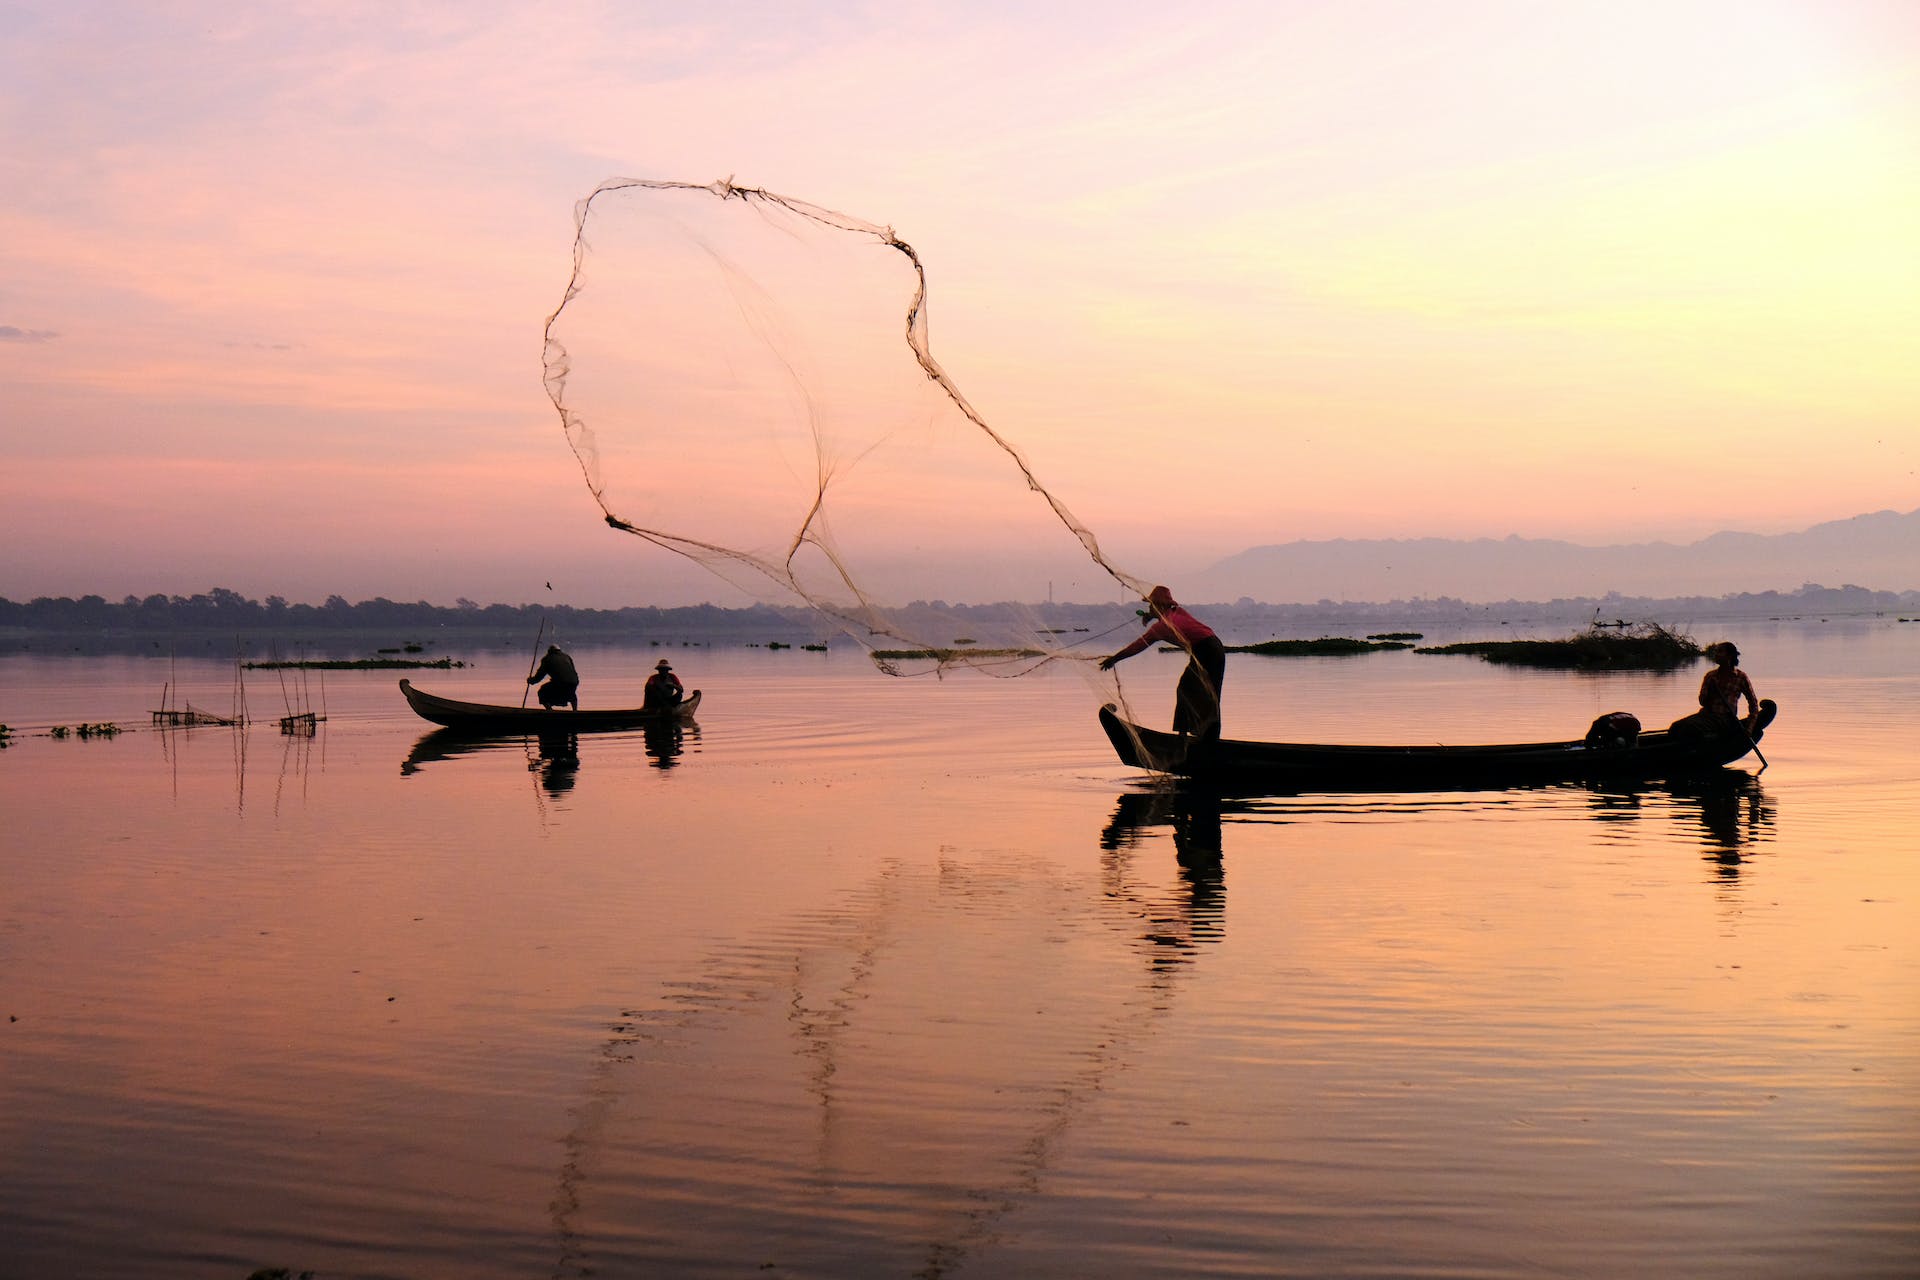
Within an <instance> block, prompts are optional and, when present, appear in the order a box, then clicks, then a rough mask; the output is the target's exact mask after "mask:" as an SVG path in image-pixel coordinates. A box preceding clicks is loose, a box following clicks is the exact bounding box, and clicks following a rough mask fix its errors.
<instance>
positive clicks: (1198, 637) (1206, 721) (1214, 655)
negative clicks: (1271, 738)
mask: <svg viewBox="0 0 1920 1280" xmlns="http://www.w3.org/2000/svg"><path fill="white" fill-rule="evenodd" d="M1147 607H1148V608H1149V609H1151V610H1153V622H1152V623H1150V624H1149V625H1148V627H1147V629H1146V630H1145V631H1143V632H1141V633H1140V636H1139V638H1138V639H1136V640H1134V641H1133V642H1132V643H1131V644H1129V645H1127V646H1126V647H1124V648H1122V649H1120V650H1118V651H1116V652H1114V653H1113V654H1111V655H1110V656H1108V657H1105V658H1102V659H1101V660H1100V669H1101V670H1102V671H1111V670H1113V668H1114V665H1115V664H1116V663H1120V662H1124V661H1126V660H1127V659H1128V658H1131V657H1132V656H1133V655H1134V654H1136V653H1139V652H1140V651H1141V650H1142V649H1145V648H1146V647H1147V646H1148V645H1151V644H1154V643H1157V642H1158V643H1166V644H1173V645H1178V646H1179V647H1180V648H1182V649H1184V650H1185V651H1186V654H1187V669H1186V670H1185V671H1182V672H1181V673H1180V685H1179V687H1178V688H1177V689H1176V690H1175V691H1174V704H1173V731H1174V732H1175V733H1179V734H1190V735H1192V737H1193V740H1194V742H1195V743H1196V744H1201V743H1214V742H1218V741H1219V740H1220V686H1221V684H1222V683H1223V682H1224V681H1225V680H1226V678H1227V650H1226V646H1225V645H1223V644H1221V643H1220V637H1219V636H1217V635H1215V634H1214V633H1213V628H1211V627H1209V626H1208V625H1207V624H1206V623H1204V622H1202V621H1200V620H1199V619H1198V618H1196V617H1194V616H1193V615H1192V614H1190V613H1188V612H1187V611H1186V610H1185V609H1184V608H1182V607H1181V605H1180V603H1179V601H1177V600H1175V599H1174V598H1173V592H1171V591H1169V590H1167V589H1166V588H1165V587H1155V588H1154V589H1153V590H1152V591H1150V592H1148V593H1147Z"/></svg>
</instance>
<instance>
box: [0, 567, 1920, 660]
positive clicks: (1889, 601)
mask: <svg viewBox="0 0 1920 1280" xmlns="http://www.w3.org/2000/svg"><path fill="white" fill-rule="evenodd" d="M1192 607H1193V609H1194V611H1195V612H1196V613H1197V614H1199V615H1200V616H1201V617H1203V618H1205V619H1206V621H1207V622H1208V623H1210V624H1211V625H1212V626H1213V627H1214V628H1215V629H1216V630H1219V631H1222V632H1223V633H1231V634H1233V635H1236V636H1242V637H1245V636H1258V637H1261V638H1265V637H1268V636H1281V635H1296V636H1303V637H1304V636H1321V635H1327V634H1332V633H1337V632H1341V631H1353V630H1362V629H1364V630H1366V631H1380V630H1383V629H1399V628H1407V627H1412V628H1419V627H1472V626H1475V625H1486V626H1514V625H1521V626H1540V627H1560V628H1568V629H1577V628H1580V627H1582V626H1585V625H1586V624H1587V623H1589V622H1592V621H1596V620H1598V621H1604V622H1613V621H1615V620H1626V621H1631V622H1640V621H1658V622H1662V623H1665V624H1668V625H1674V626H1679V627H1682V628H1685V627H1690V626H1697V625H1702V624H1706V623H1728V624H1737V623H1739V622H1743V621H1745V622H1754V621H1767V620H1784V619H1793V618H1803V617H1823V616H1863V617H1872V616H1876V615H1885V616H1892V617H1896V618H1898V617H1903V616H1904V617H1906V618H1914V617H1916V616H1920V591H1905V592H1892V591H1876V590H1872V589H1870V588H1866V587H1859V586H1852V585H1848V586H1843V587H1824V586H1818V585H1812V584H1810V585H1807V586H1804V587H1801V588H1800V589H1799V590H1797V591H1791V592H1781V591H1766V592H1757V593H1756V592H1743V593H1737V594H1730V595H1725V596H1718V597H1706V596H1683V597H1668V598H1653V597H1631V596H1622V595H1618V594H1609V595H1606V596H1601V597H1569V598H1566V599H1558V600H1545V601H1517V600H1506V601H1499V602H1485V603H1483V602H1473V601H1466V600H1458V599H1453V598H1450V597H1439V598H1433V599H1415V600H1392V601H1383V602H1378V603H1372V602H1356V601H1333V600H1321V601H1318V602H1316V603H1313V604H1302V603H1293V604H1269V603H1262V602H1258V601H1253V600H1247V599H1242V600H1239V601H1236V602H1234V603H1219V602H1215V603H1195V604H1194V605H1193V606H1192ZM891 612H892V613H893V615H894V616H895V617H896V618H899V619H901V620H903V621H904V622H905V623H906V624H907V625H908V626H912V625H913V623H914V621H915V619H916V618H918V619H921V620H922V621H924V622H926V623H928V624H932V623H934V622H935V621H936V620H942V621H951V620H954V619H967V618H973V619H980V620H983V621H987V620H994V619H999V620H1003V621H1019V622H1030V623H1033V624H1034V625H1035V626H1036V627H1038V628H1040V629H1048V628H1060V629H1071V628H1075V627H1082V628H1084V627H1097V628H1113V627H1116V626H1120V625H1125V624H1127V623H1129V622H1130V621H1131V620H1132V618H1133V615H1134V612H1135V610H1134V608H1133V606H1131V605H1129V604H1120V603H1108V604H1091V605H1089V604H1054V603H1048V604H991V605H950V604H946V603H944V602H939V601H935V602H933V603H927V602H923V601H916V602H914V603H912V604H909V605H906V606H904V607H902V608H899V609H896V610H892V611H891ZM537 630H538V631H544V632H546V633H548V634H559V635H563V636H565V637H566V638H567V640H568V642H569V643H573V644H587V645H590V644H622V645H626V644H641V645H668V646H672V645H706V644H745V645H753V644H771V643H778V644H782V645H805V644H823V643H825V642H827V641H829V640H831V639H833V638H834V637H835V636H836V635H837V634H839V633H838V631H837V629H836V628H835V626H834V625H833V623H832V622H831V621H830V620H828V619H826V618H824V617H822V616H821V615H819V614H817V613H815V612H813V611H811V610H809V609H806V608H803V607H800V606H784V607H783V606H774V605H765V604H761V605H753V606H750V607H745V608H735V609H728V608H721V607H719V606H716V605H695V606H689V607H682V608H668V609H662V608H653V607H630V608H625V609H580V608H574V607H571V606H566V605H548V606H541V605H502V604H494V605H484V606H483V605H477V604H473V603H472V602H470V601H462V602H461V603H460V604H459V605H458V606H455V607H451V608H448V607H443V606H437V605H432V604H428V603H426V602H425V601H419V602H415V603H411V604H406V603H399V602H396V601H392V600H387V599H385V598H376V599H373V600H366V601H361V602H359V603H358V604H349V603H348V602H347V601H346V600H345V599H343V598H342V597H339V596H334V597H331V598H330V599H329V600H328V602H327V603H326V604H324V605H319V606H315V605H303V604H302V605H290V604H288V603H287V602H286V601H284V600H281V599H280V598H279V597H277V596H270V597H268V599H267V601H266V602H265V603H261V602H258V601H253V600H248V599H246V598H245V597H243V596H240V595H239V594H238V593H237V592H232V591H226V590H223V589H215V590H214V591H213V592H211V593H209V594H206V595H198V596H191V597H180V596H170V597H169V596H148V597H146V598H144V599H134V598H132V597H129V598H127V599H125V600H122V601H121V602H119V603H113V602H109V601H107V600H104V599H102V598H101V597H99V596H82V597H79V598H73V597H64V596H62V597H41V598H39V599H36V600H32V601H29V602H27V603H24V604H22V603H17V602H14V601H11V600H7V599H5V598H0V652H22V651H27V652H31V651H36V650H41V651H44V650H45V649H46V648H47V647H48V646H50V645H52V646H58V647H59V648H61V649H64V650H66V651H69V652H71V651H75V650H79V651H86V652H147V653H151V652H155V651H158V650H161V649H167V650H170V651H175V652H178V651H181V650H190V651H195V652H199V653H203V654H213V653H222V654H225V655H232V654H233V653H234V652H235V649H236V647H238V648H241V649H244V651H245V653H246V655H247V656H249V657H254V658H258V657H260V656H262V655H264V654H268V653H271V652H274V651H276V650H277V651H278V653H279V655H280V656H282V657H293V656H299V655H296V654H295V653H294V652H293V650H294V649H296V648H313V649H316V650H325V651H326V652H328V653H373V652H376V651H379V650H383V649H386V648H389V647H391V646H396V645H402V644H410V645H420V646H422V647H423V649H425V650H426V651H428V652H431V653H432V654H433V655H434V656H442V655H444V654H445V653H447V652H448V651H450V650H462V651H469V652H470V651H473V650H476V649H486V648H494V647H504V648H513V649H515V650H516V651H517V650H521V649H524V648H525V647H526V646H527V645H529V644H531V643H533V641H534V637H535V634H536V631H537Z"/></svg>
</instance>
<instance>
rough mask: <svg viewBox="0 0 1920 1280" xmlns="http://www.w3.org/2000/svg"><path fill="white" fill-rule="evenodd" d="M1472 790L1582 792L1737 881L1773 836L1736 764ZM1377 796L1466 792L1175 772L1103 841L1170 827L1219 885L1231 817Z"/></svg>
mask: <svg viewBox="0 0 1920 1280" xmlns="http://www.w3.org/2000/svg"><path fill="white" fill-rule="evenodd" d="M1465 790H1467V791H1471V792H1472V793H1473V794H1477V795H1479V796H1481V797H1482V798H1483V800H1484V799H1485V798H1486V797H1487V796H1489V795H1491V794H1493V793H1495V792H1499V791H1504V792H1508V793H1510V794H1511V795H1512V796H1513V797H1514V799H1515V801H1516V803H1518V802H1521V801H1523V800H1538V799H1540V798H1543V797H1544V798H1547V799H1552V797H1554V796H1555V795H1556V794H1558V795H1569V794H1571V795H1574V796H1578V795H1580V794H1583V793H1584V795H1585V796H1586V797H1587V812H1588V815H1589V816H1590V817H1592V818H1593V819H1594V820H1595V821H1597V822H1601V823H1640V822H1655V823H1658V822H1662V821H1666V822H1669V823H1672V824H1673V825H1674V826H1675V829H1676V831H1677V832H1685V833H1686V834H1687V836H1688V842H1689V843H1697V844H1698V845H1699V846H1701V847H1702V848H1703V849H1704V850H1705V853H1704V855H1703V856H1704V857H1705V858H1706V860H1707V861H1709V862H1711V863H1713V864H1714V865H1715V867H1716V869H1717V870H1716V874H1717V876H1718V878H1720V879H1723V880H1733V879H1737V878H1738V877H1739V875H1740V868H1741V866H1742V864H1743V862H1745V861H1746V860H1748V859H1750V858H1751V857H1752V856H1753V854H1754V852H1755V851H1756V849H1757V848H1758V847H1759V846H1761V845H1764V844H1767V843H1768V842H1770V841H1771V840H1772V839H1773V826H1774V819H1775V808H1774V804H1773V802H1772V800H1771V799H1770V798H1769V797H1768V795H1767V793H1766V791H1765V789H1764V788H1763V787H1762V786H1761V784H1760V779H1759V778H1758V777H1757V776H1755V775H1754V774H1752V773H1748V772H1745V771H1744V770H1739V769H1722V770H1719V771H1717V772H1714V773H1709V774H1703V775H1699V776H1690V777H1685V778H1678V779H1675V780H1673V781H1670V782H1627V783H1620V782H1616V783H1603V782H1589V783H1555V784H1551V785H1546V786H1536V787H1511V788H1487V789H1465ZM1375 794H1377V796H1378V801H1377V804H1378V808H1379V810H1380V811H1382V812H1388V811H1390V812H1392V813H1394V814H1397V815H1405V814H1407V813H1408V812H1409V811H1410V810H1411V811H1418V810H1419V809H1420V808H1421V807H1422V800H1421V796H1422V795H1431V796H1432V797H1434V799H1433V803H1434V804H1435V805H1446V806H1449V807H1451V806H1452V805H1454V804H1455V803H1456V802H1457V801H1458V799H1459V797H1460V795H1461V794H1462V792H1460V791H1434V792H1411V791H1398V790H1394V791H1382V792H1379V793H1355V792H1326V793H1318V794H1315V795H1306V794H1293V793H1285V794H1248V793H1235V792H1226V791H1222V790H1220V789H1219V788H1217V787H1211V786H1207V785H1205V784H1200V783H1194V782H1191V781H1188V780H1184V779H1168V780H1166V781H1164V782H1162V783H1159V784H1157V785H1152V786H1149V787H1147V788H1145V789H1142V790H1139V791H1130V792H1126V793H1124V794H1122V795H1121V796H1120V797H1119V798H1118V800H1117V801H1116V802H1115V808H1114V813H1113V817H1112V818H1111V819H1110V820H1109V821H1108V823H1107V827H1106V830H1105V831H1104V832H1103V833H1102V835H1101V839H1100V843H1101V847H1102V848H1105V849H1119V848H1127V847H1136V846H1138V845H1139V844H1140V842H1141V840H1142V839H1143V838H1144V836H1145V834H1146V833H1147V832H1149V831H1150V830H1151V829H1153V828H1157V827H1166V828H1170V829H1171V834H1172V836H1173V848H1174V859H1175V861H1176V862H1177V863H1178V864H1179V866H1180V867H1181V869H1182V872H1183V875H1185V876H1187V877H1188V878H1189V879H1195V878H1197V877H1199V876H1200V875H1201V874H1202V873H1203V872H1209V871H1210V875H1211V879H1212V881H1213V883H1215V884H1216V885H1217V884H1218V883H1219V882H1220V879H1221V876H1220V864H1221V862H1222V858H1223V853H1224V850H1223V848H1222V841H1221V828H1222V826H1223V825H1224V824H1231V823H1236V822H1239V823H1276V824H1280V823H1287V822H1291V821H1295V820H1296V819H1298V818H1299V817H1300V816H1302V814H1303V813H1305V812H1306V811H1308V810H1311V811H1313V812H1315V813H1323V812H1324V811H1325V809H1326V807H1327V805H1328V804H1329V803H1334V804H1339V805H1341V806H1344V807H1346V808H1347V809H1349V810H1350V811H1351V812H1353V813H1355V814H1359V813H1365V812H1368V811H1370V810H1371V809H1372V808H1374V803H1373V802H1372V801H1371V800H1370V796H1372V795H1375ZM1495 803H1498V801H1497V800H1496V801H1495ZM1576 803H1577V801H1576ZM1620 834H1621V835H1623V836H1624V835H1626V834H1627V833H1626V832H1621V833H1620Z"/></svg>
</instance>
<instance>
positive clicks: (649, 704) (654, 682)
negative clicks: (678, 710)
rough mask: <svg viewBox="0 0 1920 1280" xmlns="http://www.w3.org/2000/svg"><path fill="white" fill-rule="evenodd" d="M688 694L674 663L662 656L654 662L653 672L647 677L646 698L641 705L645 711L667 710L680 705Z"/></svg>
mask: <svg viewBox="0 0 1920 1280" xmlns="http://www.w3.org/2000/svg"><path fill="white" fill-rule="evenodd" d="M686 696H687V691H686V689H685V688H683V687H682V686H681V684H680V677H679V676H677V675H675V674H673V664H672V663H670V662H668V661H667V660H666V659H665V658H662V659H660V661H659V662H657V663H655V664H654V667H653V674H652V675H650V676H648V677H647V689H646V698H645V699H644V700H643V701H642V702H641V704H640V706H641V709H642V710H645V711H667V710H670V709H671V708H673V707H677V706H679V705H680V700H681V699H682V698H684V697H686Z"/></svg>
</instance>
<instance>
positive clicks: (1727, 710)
mask: <svg viewBox="0 0 1920 1280" xmlns="http://www.w3.org/2000/svg"><path fill="white" fill-rule="evenodd" d="M1707 658H1708V660H1709V661H1711V662H1712V663H1714V664H1715V665H1714V668H1713V670H1711V671H1709V672H1707V674H1706V675H1705V676H1704V677H1703V678H1702V679H1701V681H1700V709H1701V711H1703V712H1705V713H1706V714H1707V715H1708V716H1711V717H1712V718H1713V719H1714V720H1716V721H1718V722H1720V723H1721V724H1724V725H1726V726H1728V727H1731V726H1733V725H1735V724H1739V725H1740V728H1741V731H1742V732H1743V733H1745V734H1747V736H1749V737H1751V736H1753V731H1754V729H1755V728H1756V727H1757V726H1758V725H1759V722H1760V698H1759V695H1757V694H1755V693H1754V691H1753V681H1751V680H1749V679H1747V673H1746V672H1744V671H1742V670H1741V669H1740V665H1739V664H1740V651H1739V650H1738V649H1736V648H1734V647H1733V642H1732V641H1730V640H1721V641H1719V642H1718V643H1716V644H1710V645H1708V646H1707ZM1742 698H1745V699H1746V700H1747V718H1746V720H1745V722H1744V723H1743V722H1741V720H1740V699H1742Z"/></svg>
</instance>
